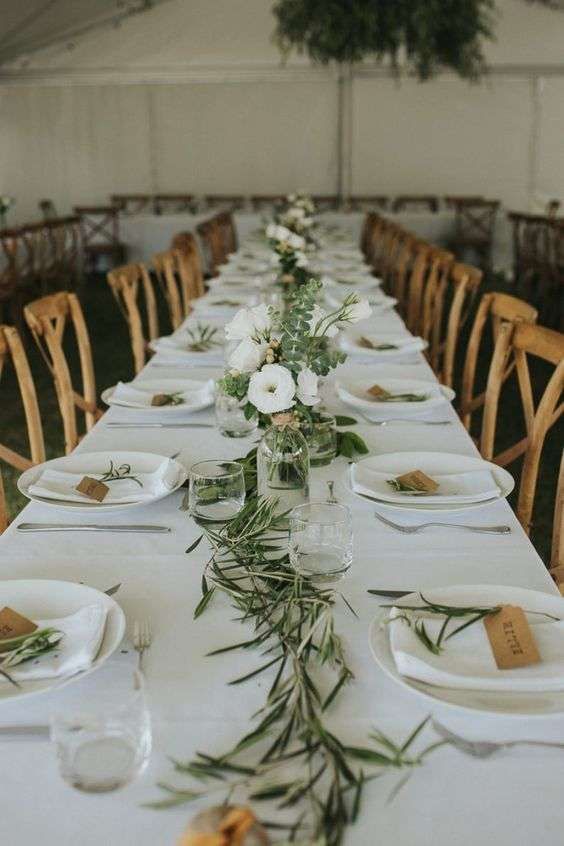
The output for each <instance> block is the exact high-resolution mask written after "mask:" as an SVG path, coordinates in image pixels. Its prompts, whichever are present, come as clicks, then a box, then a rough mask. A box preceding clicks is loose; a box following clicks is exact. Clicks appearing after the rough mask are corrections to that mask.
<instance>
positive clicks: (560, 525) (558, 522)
mask: <svg viewBox="0 0 564 846" xmlns="http://www.w3.org/2000/svg"><path fill="white" fill-rule="evenodd" d="M550 572H551V573H552V575H553V577H554V579H555V581H556V582H557V584H559V585H560V593H562V592H563V591H562V585H563V584H564V451H563V452H562V460H561V462H560V473H559V474H558V485H557V488H556V502H555V505H554V523H553V526H552V555H551V557H550Z"/></svg>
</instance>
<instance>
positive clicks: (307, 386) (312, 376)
mask: <svg viewBox="0 0 564 846" xmlns="http://www.w3.org/2000/svg"><path fill="white" fill-rule="evenodd" d="M296 396H297V398H298V399H299V401H300V402H302V403H303V404H304V405H317V403H318V402H321V397H318V396H317V373H314V372H313V370H310V368H309V367H304V369H303V370H301V371H300V372H299V373H298V390H297V391H296Z"/></svg>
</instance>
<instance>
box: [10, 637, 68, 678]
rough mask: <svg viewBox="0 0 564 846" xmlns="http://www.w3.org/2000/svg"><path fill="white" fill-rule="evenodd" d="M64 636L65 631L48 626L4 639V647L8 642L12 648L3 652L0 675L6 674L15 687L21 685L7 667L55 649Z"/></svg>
mask: <svg viewBox="0 0 564 846" xmlns="http://www.w3.org/2000/svg"><path fill="white" fill-rule="evenodd" d="M62 637H63V632H61V631H59V629H55V628H52V627H48V628H45V629H37V630H36V631H34V632H32V633H31V634H26V635H19V637H14V638H10V640H4V641H2V647H3V648H5V647H6V646H7V645H8V644H10V645H11V648H10V649H9V650H8V651H6V652H3V653H2V660H1V661H0V675H2V676H4V678H6V679H7V680H8V681H9V682H10V683H11V684H13V685H14V686H15V687H20V685H19V683H18V682H16V681H15V680H14V679H13V678H12V676H11V675H10V674H9V673H8V672H7V668H8V667H15V666H16V665H17V664H22V663H23V662H24V661H31V659H32V658H37V657H38V656H39V655H44V654H45V653H46V652H50V651H51V650H52V649H55V647H56V646H57V645H58V644H59V642H60V641H61V639H62Z"/></svg>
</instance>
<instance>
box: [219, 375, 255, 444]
mask: <svg viewBox="0 0 564 846" xmlns="http://www.w3.org/2000/svg"><path fill="white" fill-rule="evenodd" d="M246 404H247V400H246V399H243V400H238V399H236V398H235V397H232V396H229V394H226V393H225V391H224V390H223V389H222V388H221V387H220V385H216V391H215V419H216V423H217V426H218V429H219V431H220V432H221V434H222V435H223V436H224V437H226V438H246V437H247V436H248V435H252V434H253V432H254V431H255V429H256V428H257V426H258V414H256V413H254V414H253V416H252V417H251V418H249V419H247V417H245V406H246Z"/></svg>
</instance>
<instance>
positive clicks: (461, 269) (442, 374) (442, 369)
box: [424, 262, 483, 388]
mask: <svg viewBox="0 0 564 846" xmlns="http://www.w3.org/2000/svg"><path fill="white" fill-rule="evenodd" d="M443 269H444V266H443ZM446 270H447V272H443V273H439V274H438V275H437V277H436V280H437V281H436V285H434V286H433V287H432V288H430V289H429V293H428V296H427V302H426V303H425V304H424V311H426V318H425V319H426V321H427V326H426V327H425V328H424V331H425V333H426V334H427V336H428V337H427V340H428V341H429V348H428V351H427V358H428V359H429V362H430V364H431V367H432V368H433V370H434V371H435V374H436V376H437V378H438V379H439V381H440V382H441V383H442V384H443V385H446V386H447V387H449V388H452V386H453V382H454V365H455V359H456V351H457V348H458V342H459V340H460V332H461V330H462V328H463V326H464V324H465V322H466V320H467V318H468V315H469V314H470V309H471V306H472V303H473V302H474V300H475V298H476V296H477V294H478V290H479V287H480V284H481V281H482V276H483V273H482V271H481V270H479V269H478V268H477V267H473V266H472V265H470V264H461V263H460V262H454V263H447V268H446Z"/></svg>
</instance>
